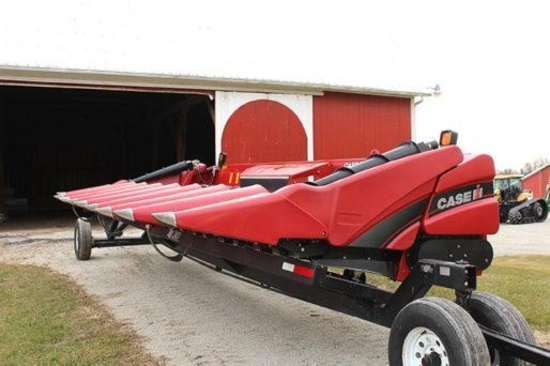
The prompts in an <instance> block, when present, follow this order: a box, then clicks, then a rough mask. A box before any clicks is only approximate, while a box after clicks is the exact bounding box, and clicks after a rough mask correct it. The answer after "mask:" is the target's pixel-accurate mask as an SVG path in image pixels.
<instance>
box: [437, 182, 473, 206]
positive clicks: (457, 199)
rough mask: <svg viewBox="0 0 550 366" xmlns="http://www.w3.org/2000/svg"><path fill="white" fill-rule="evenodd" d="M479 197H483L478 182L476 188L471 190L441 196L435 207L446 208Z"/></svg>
mask: <svg viewBox="0 0 550 366" xmlns="http://www.w3.org/2000/svg"><path fill="white" fill-rule="evenodd" d="M481 197H483V187H482V186H481V185H480V184H478V185H477V186H476V188H475V189H474V190H472V191H466V192H462V193H457V194H455V195H451V196H449V197H441V198H440V199H438V200H437V208H438V209H440V210H444V209H446V208H451V207H454V206H458V205H461V204H463V203H468V202H470V201H475V200H478V199H480V198H481Z"/></svg>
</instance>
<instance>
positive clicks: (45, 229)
mask: <svg viewBox="0 0 550 366" xmlns="http://www.w3.org/2000/svg"><path fill="white" fill-rule="evenodd" d="M73 223H74V220H73V219H72V218H69V219H51V220H45V221H36V222H18V221H17V220H15V219H14V220H8V221H7V222H5V223H3V224H0V260H1V261H4V262H17V263H28V264H38V265H46V266H48V267H50V268H52V269H53V270H56V271H58V272H60V273H63V274H66V275H69V276H70V277H72V278H73V279H75V280H76V281H77V282H78V283H79V284H81V285H82V286H84V287H85V288H86V289H87V290H88V292H90V293H91V294H95V295H98V296H99V297H100V298H101V299H102V300H103V301H104V302H105V304H106V305H107V306H109V308H110V309H111V310H112V312H113V314H114V316H115V317H116V318H117V319H120V320H122V321H124V322H126V323H128V324H129V325H130V326H132V327H133V328H134V329H135V330H137V331H138V333H140V334H141V335H143V336H145V339H146V342H145V345H144V346H145V348H146V349H147V350H148V351H149V352H150V353H152V354H153V355H156V356H159V357H163V356H164V357H166V358H167V359H168V360H169V364H170V365H224V364H225V365H281V364H292V365H373V366H377V365H387V350H386V347H387V340H388V334H389V330H388V329H386V328H383V327H380V326H377V325H374V324H371V323H369V322H366V321H363V320H360V319H356V318H353V317H350V316H347V315H343V314H340V313H337V312H335V311H331V310H328V309H325V308H322V307H319V306H316V305H312V304H308V303H305V302H302V301H299V300H296V299H294V298H290V297H287V296H285V295H282V294H278V293H275V292H271V291H268V290H265V289H263V288H260V287H258V286H255V285H253V284H249V283H246V282H243V281H239V280H237V279H234V278H232V277H230V276H227V275H223V274H220V273H217V272H214V271H212V270H210V269H208V268H205V267H203V266H201V265H199V264H197V263H195V262H193V261H190V260H186V259H184V260H183V261H182V262H181V263H173V262H170V261H167V260H166V259H164V258H162V257H161V256H159V255H158V254H157V253H156V252H155V251H154V249H153V248H151V247H149V246H143V247H127V248H109V249H94V251H93V252H92V259H91V260H89V261H84V262H81V261H77V260H76V259H75V257H74V253H73V249H72V235H73ZM94 233H95V234H96V235H101V231H99V230H97V228H96V229H95V230H94ZM489 240H490V241H491V242H492V243H493V245H494V249H495V255H497V256H498V255H508V254H527V253H534V254H547V255H550V221H548V222H545V223H542V224H529V225H521V226H512V225H502V226H501V229H500V231H499V233H498V234H496V235H493V236H490V237H489Z"/></svg>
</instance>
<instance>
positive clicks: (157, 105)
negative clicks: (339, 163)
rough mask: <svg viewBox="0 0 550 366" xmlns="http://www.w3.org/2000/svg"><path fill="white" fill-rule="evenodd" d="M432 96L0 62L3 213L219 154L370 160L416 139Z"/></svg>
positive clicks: (209, 160)
mask: <svg viewBox="0 0 550 366" xmlns="http://www.w3.org/2000/svg"><path fill="white" fill-rule="evenodd" d="M428 95H430V93H428V92H424V91H406V90H386V89H374V88H368V87H364V88H358V87H345V86H334V85H322V84H308V83H293V82H273V81H265V80H250V79H224V78H207V77H188V76H178V75H171V76H167V75H150V74H136V73H123V74H121V73H116V74H114V73H106V72H94V71H90V70H86V71H76V70H70V71H68V70H61V69H59V70H56V69H51V68H49V69H37V68H32V69H31V68H13V67H11V68H10V67H2V66H0V173H2V174H0V212H1V211H2V209H4V210H8V211H10V210H20V211H33V210H34V211H37V210H49V209H52V208H62V207H60V206H57V202H54V200H53V199H52V195H53V194H54V193H55V192H56V191H63V190H71V189H75V188H79V187H85V186H91V185H97V184H101V183H105V182H111V181H114V180H117V179H120V178H132V177H134V176H138V175H140V174H143V173H145V172H148V171H152V170H155V169H158V168H160V167H163V166H166V165H170V164H173V163H175V162H177V161H180V160H184V159H199V160H201V161H203V162H204V163H206V164H209V165H210V164H213V163H214V162H215V158H216V156H217V154H218V153H219V152H221V151H224V152H226V153H227V154H228V162H229V163H237V162H267V161H292V160H315V159H325V158H348V157H349V158H353V157H366V156H367V155H368V154H369V153H370V152H371V150H372V149H379V150H381V151H384V150H387V149H391V148H393V147H395V146H396V145H397V144H399V143H401V142H403V141H407V140H411V139H413V138H414V123H413V122H414V108H415V98H416V97H424V96H428ZM2 195H3V197H2Z"/></svg>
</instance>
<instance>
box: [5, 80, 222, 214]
mask: <svg viewBox="0 0 550 366" xmlns="http://www.w3.org/2000/svg"><path fill="white" fill-rule="evenodd" d="M213 116H214V107H213V101H212V98H211V97H210V95H208V93H206V92H204V93H200V92H197V93H196V94H194V93H193V92H189V94H182V93H164V92H163V93H157V92H136V91H122V90H96V89H62V88H49V87H21V86H0V213H2V212H3V213H7V214H8V216H9V215H10V214H19V213H23V214H24V213H33V212H43V211H53V210H67V207H65V206H64V205H62V204H61V203H60V202H59V201H57V200H55V199H53V197H52V196H53V195H54V194H55V193H56V192H58V191H66V190H71V189H78V188H83V187H87V186H93V185H99V184H105V183H112V182H114V181H116V180H119V179H126V178H133V177H136V176H139V175H142V174H144V173H147V172H149V171H152V170H155V169H158V168H161V167H164V166H167V165H170V164H173V163H176V162H178V161H181V160H185V159H199V160H200V161H202V162H204V163H205V164H209V165H210V164H213V163H214V161H215V141H214V138H215V137H214V122H213Z"/></svg>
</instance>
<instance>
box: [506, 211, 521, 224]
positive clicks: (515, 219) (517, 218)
mask: <svg viewBox="0 0 550 366" xmlns="http://www.w3.org/2000/svg"><path fill="white" fill-rule="evenodd" d="M508 221H509V222H510V223H511V224H514V225H517V224H521V223H523V214H522V213H521V211H511V212H510V213H509V214H508Z"/></svg>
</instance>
